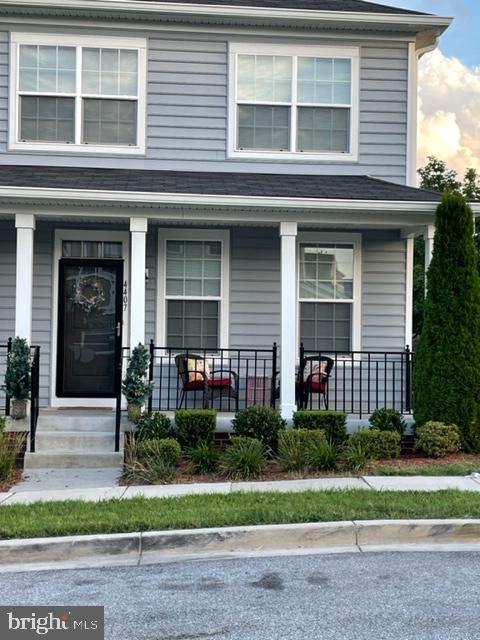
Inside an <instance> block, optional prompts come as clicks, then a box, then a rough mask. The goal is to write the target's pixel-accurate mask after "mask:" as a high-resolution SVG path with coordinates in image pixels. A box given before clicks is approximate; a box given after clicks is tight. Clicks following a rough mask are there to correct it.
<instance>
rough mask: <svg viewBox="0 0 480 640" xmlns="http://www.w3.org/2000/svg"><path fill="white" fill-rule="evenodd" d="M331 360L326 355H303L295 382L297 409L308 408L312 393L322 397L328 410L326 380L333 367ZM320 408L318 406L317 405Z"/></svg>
mask: <svg viewBox="0 0 480 640" xmlns="http://www.w3.org/2000/svg"><path fill="white" fill-rule="evenodd" d="M333 364H334V362H333V360H332V358H329V357H328V356H305V357H304V358H303V360H302V362H300V368H299V370H298V377H297V383H296V389H297V404H298V407H299V409H308V404H309V400H310V401H311V396H312V394H314V393H318V394H319V395H320V398H323V403H324V405H325V409H326V410H328V380H329V378H330V374H331V372H332V369H333ZM319 408H320V407H319Z"/></svg>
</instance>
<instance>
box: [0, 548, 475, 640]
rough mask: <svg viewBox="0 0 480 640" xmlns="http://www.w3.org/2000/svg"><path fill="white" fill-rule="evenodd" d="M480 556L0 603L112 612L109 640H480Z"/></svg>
mask: <svg viewBox="0 0 480 640" xmlns="http://www.w3.org/2000/svg"><path fill="white" fill-rule="evenodd" d="M479 572H480V553H398V554H396V553H382V554H373V553H372V554H338V555H320V556H297V557H278V558H260V559H258V558H256V559H237V560H227V561H219V560H217V561H203V562H186V563H179V564H169V565H156V566H143V567H121V568H108V569H82V570H68V571H48V572H35V573H32V572H29V573H16V574H2V575H0V604H1V605H20V604H21V605H33V604H37V605H54V604H55V605H62V606H64V605H82V604H83V605H86V604H96V605H104V606H105V608H106V609H105V614H106V638H107V639H108V640H137V639H140V638H141V639H142V640H196V639H198V640H205V639H211V640H223V639H225V638H231V639H232V640H290V639H295V640H297V639H298V640H300V639H301V640H323V639H325V640H326V639H328V640H367V639H368V640H390V639H392V640H434V639H435V640H476V639H477V638H478V639H480V625H479V619H480V589H479Z"/></svg>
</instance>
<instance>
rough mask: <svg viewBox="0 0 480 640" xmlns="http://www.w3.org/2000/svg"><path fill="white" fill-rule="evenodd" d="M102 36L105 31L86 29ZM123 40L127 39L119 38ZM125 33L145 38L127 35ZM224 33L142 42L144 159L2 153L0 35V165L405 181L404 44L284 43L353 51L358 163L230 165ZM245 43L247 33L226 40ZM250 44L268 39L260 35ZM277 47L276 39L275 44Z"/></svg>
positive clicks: (4, 49)
mask: <svg viewBox="0 0 480 640" xmlns="http://www.w3.org/2000/svg"><path fill="white" fill-rule="evenodd" d="M91 32H92V33H97V34H98V35H99V40H100V41H101V36H102V35H107V34H108V31H101V32H100V31H93V30H91ZM126 35H127V34H126ZM128 35H137V36H138V35H144V33H139V32H135V31H128ZM228 39H229V38H228V36H227V35H226V34H225V35H222V34H220V33H215V34H210V33H209V34H201V33H193V32H192V33H188V32H183V33H176V32H168V31H165V32H160V31H159V32H151V34H150V35H149V37H148V50H149V54H148V58H149V59H148V86H147V90H148V104H147V131H148V135H147V151H146V155H145V157H143V156H142V157H139V156H136V157H135V156H128V157H125V156H123V157H122V156H121V155H110V156H109V155H105V154H100V155H99V154H97V155H95V154H86V153H82V154H75V153H74V152H71V151H68V152H66V153H65V154H57V155H55V154H50V153H49V154H42V153H37V154H35V153H27V152H11V153H10V152H7V139H6V130H7V100H8V86H7V85H8V32H7V31H3V32H0V163H32V164H36V163H38V164H45V163H47V164H52V165H55V164H59V163H61V164H63V165H65V164H66V165H88V166H92V165H93V166H98V167H135V168H148V169H171V170H182V169H184V170H200V171H202V170H203V171H205V170H208V171H214V170H215V171H217V170H219V171H222V170H223V171H246V172H259V171H266V172H279V173H308V174H318V173H323V174H324V173H327V174H369V175H372V176H378V177H382V178H385V179H389V180H392V181H395V182H400V183H404V182H405V181H406V147H407V87H408V43H407V42H396V41H393V40H392V41H388V40H386V39H385V37H384V39H383V40H375V39H372V40H371V41H370V40H367V41H365V40H358V41H355V39H354V38H352V40H351V41H350V40H338V41H337V40H331V39H325V40H322V38H321V36H320V37H316V38H315V39H312V40H310V39H308V38H305V39H303V38H302V40H301V41H300V40H298V39H294V38H290V39H288V38H285V40H284V41H285V42H292V43H294V44H295V43H300V42H301V43H302V44H311V43H315V44H319V45H321V44H329V45H339V46H341V45H347V46H349V45H350V46H351V45H356V46H359V47H360V53H361V59H360V131H359V145H360V146H359V161H358V163H350V162H345V163H343V162H342V163H332V162H330V161H329V160H323V161H316V162H291V161H277V162H272V161H268V162H267V161H264V162H262V161H257V160H248V161H247V160H237V159H228V157H227V105H228V91H227V83H228V55H227V53H228ZM231 39H232V40H239V39H242V40H246V39H247V37H246V36H242V38H240V37H232V38H231ZM255 41H256V42H258V41H263V42H268V41H269V39H268V38H267V37H266V36H258V37H257V38H255ZM275 41H276V42H278V39H277V40H275Z"/></svg>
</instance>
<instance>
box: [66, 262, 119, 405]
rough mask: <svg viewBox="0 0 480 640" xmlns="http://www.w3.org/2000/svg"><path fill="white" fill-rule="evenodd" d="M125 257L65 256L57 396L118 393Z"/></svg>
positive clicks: (91, 395)
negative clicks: (86, 257) (105, 258)
mask: <svg viewBox="0 0 480 640" xmlns="http://www.w3.org/2000/svg"><path fill="white" fill-rule="evenodd" d="M122 282H123V262H122V261H121V260H85V259H83V260H79V259H63V260H60V268H59V295H58V347H57V389H56V391H57V396H58V397H62V398H113V397H115V394H116V390H117V388H118V385H119V383H120V381H119V379H118V376H117V371H118V363H119V362H120V359H121V348H122Z"/></svg>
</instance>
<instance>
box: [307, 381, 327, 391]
mask: <svg viewBox="0 0 480 640" xmlns="http://www.w3.org/2000/svg"><path fill="white" fill-rule="evenodd" d="M326 388H327V384H326V383H325V382H323V381H322V382H315V381H314V382H312V387H311V390H312V391H313V393H325V389H326Z"/></svg>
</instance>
